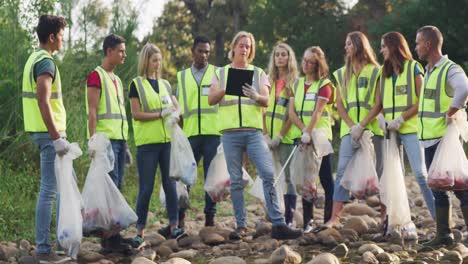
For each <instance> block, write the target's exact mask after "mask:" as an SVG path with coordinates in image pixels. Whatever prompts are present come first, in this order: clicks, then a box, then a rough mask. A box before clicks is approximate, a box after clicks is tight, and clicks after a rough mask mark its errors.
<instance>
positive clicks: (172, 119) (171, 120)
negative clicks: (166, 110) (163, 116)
mask: <svg viewBox="0 0 468 264" xmlns="http://www.w3.org/2000/svg"><path fill="white" fill-rule="evenodd" d="M179 120H180V118H179V112H172V113H171V116H170V117H169V119H168V120H167V123H168V124H170V125H174V124H177V122H179Z"/></svg>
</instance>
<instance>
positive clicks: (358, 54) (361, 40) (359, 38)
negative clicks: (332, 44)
mask: <svg viewBox="0 0 468 264" xmlns="http://www.w3.org/2000/svg"><path fill="white" fill-rule="evenodd" d="M346 38H347V39H348V38H349V40H350V41H351V43H352V44H353V50H354V52H353V54H351V55H349V56H348V55H347V56H346V57H345V77H344V80H343V90H344V91H345V92H346V87H347V86H348V83H349V80H351V76H352V75H353V72H360V71H361V70H362V68H364V66H366V65H367V64H374V65H375V66H379V63H378V62H377V60H376V59H375V52H374V50H373V49H372V46H371V45H370V43H369V40H368V39H367V37H366V35H364V34H363V33H362V32H359V31H353V32H351V33H349V34H348V36H347V37H346ZM345 98H346V97H345Z"/></svg>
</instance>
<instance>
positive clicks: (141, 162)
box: [136, 143, 179, 230]
mask: <svg viewBox="0 0 468 264" xmlns="http://www.w3.org/2000/svg"><path fill="white" fill-rule="evenodd" d="M170 157H171V143H158V144H146V145H142V146H139V147H137V153H136V160H137V167H138V175H139V189H138V199H137V205H136V213H137V215H138V221H137V224H136V226H137V229H138V230H143V229H144V228H145V225H146V218H147V217H148V208H149V202H150V199H151V194H152V193H153V188H154V178H155V177H156V169H157V166H158V163H159V169H160V171H161V178H162V186H163V189H164V193H165V194H166V210H167V214H168V216H169V222H170V224H171V225H177V221H178V217H179V216H178V200H177V191H176V183H175V181H174V180H172V179H171V178H170V177H169V164H170Z"/></svg>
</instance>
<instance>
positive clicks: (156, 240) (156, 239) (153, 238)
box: [145, 232, 166, 247]
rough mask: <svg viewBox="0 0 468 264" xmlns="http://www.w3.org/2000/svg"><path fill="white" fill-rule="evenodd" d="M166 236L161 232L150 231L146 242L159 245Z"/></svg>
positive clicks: (152, 245) (153, 245)
mask: <svg viewBox="0 0 468 264" xmlns="http://www.w3.org/2000/svg"><path fill="white" fill-rule="evenodd" d="M164 241H166V238H165V237H163V236H161V235H160V234H159V233H156V232H155V233H148V234H145V242H146V243H147V244H149V245H150V246H151V247H157V246H159V245H161V244H162V243H163V242H164Z"/></svg>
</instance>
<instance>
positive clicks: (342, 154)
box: [333, 134, 383, 202]
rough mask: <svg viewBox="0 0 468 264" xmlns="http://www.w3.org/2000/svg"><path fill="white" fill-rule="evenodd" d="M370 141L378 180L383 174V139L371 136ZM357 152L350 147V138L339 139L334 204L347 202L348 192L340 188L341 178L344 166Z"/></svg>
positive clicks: (347, 136)
mask: <svg viewBox="0 0 468 264" xmlns="http://www.w3.org/2000/svg"><path fill="white" fill-rule="evenodd" d="M372 141H373V143H374V150H375V157H376V165H375V167H376V171H377V176H378V177H379V178H380V176H382V172H383V137H381V136H373V137H372ZM356 151H357V149H356V148H353V146H352V139H351V136H350V135H349V134H348V135H345V136H343V137H342V138H341V143H340V150H339V153H338V168H337V171H336V180H335V188H334V191H333V201H336V202H347V201H349V191H348V190H346V189H345V188H344V187H343V186H341V178H343V174H344V171H345V169H346V166H348V163H349V161H350V160H351V158H352V157H353V155H354V153H355V152H356Z"/></svg>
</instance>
